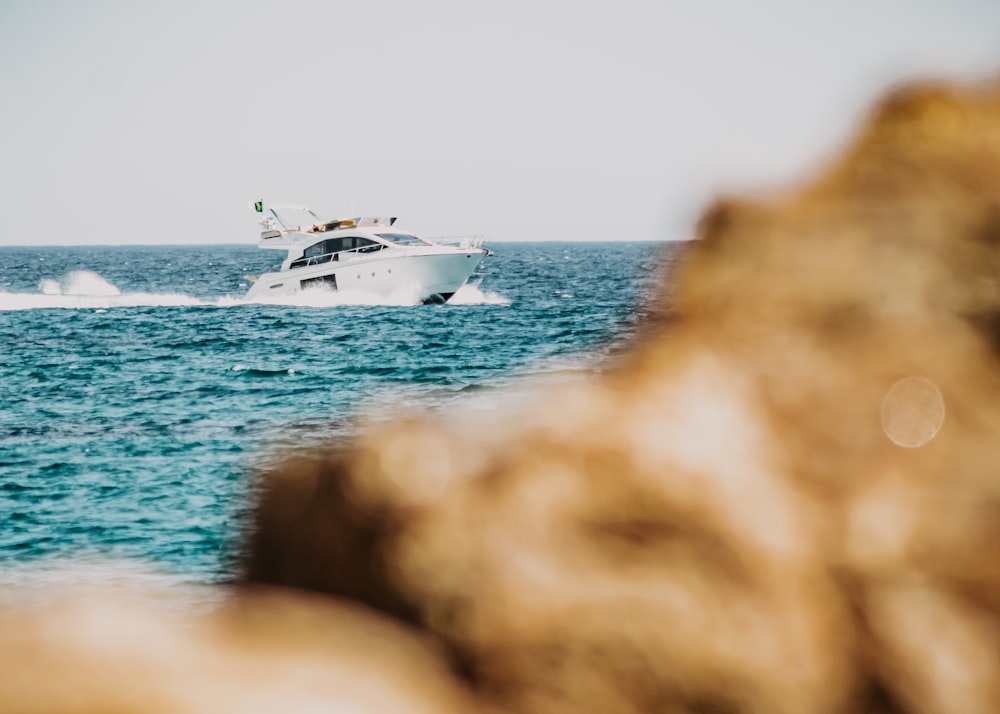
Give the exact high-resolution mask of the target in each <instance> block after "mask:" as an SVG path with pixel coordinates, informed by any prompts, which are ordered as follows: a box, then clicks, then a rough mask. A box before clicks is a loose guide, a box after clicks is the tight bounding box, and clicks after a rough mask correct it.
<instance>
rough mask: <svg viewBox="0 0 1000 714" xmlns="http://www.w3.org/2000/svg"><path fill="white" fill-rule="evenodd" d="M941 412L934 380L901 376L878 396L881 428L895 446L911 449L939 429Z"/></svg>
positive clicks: (924, 442) (927, 440) (921, 444)
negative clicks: (880, 403) (881, 396)
mask: <svg viewBox="0 0 1000 714" xmlns="http://www.w3.org/2000/svg"><path fill="white" fill-rule="evenodd" d="M944 412H945V409H944V397H942V396H941V390H940V389H938V387H937V385H936V384H934V382H932V381H931V380H929V379H927V378H926V377H905V378H904V379H901V380H899V381H898V382H896V383H895V384H894V385H892V388H891V389H890V390H889V391H888V392H886V394H885V397H884V398H883V399H882V430H883V431H884V432H885V435H886V436H887V437H888V438H889V440H890V441H891V442H892V443H894V444H896V446H902V447H904V448H907V449H915V448H917V447H920V446H923V445H924V444H926V443H927V442H929V441H930V440H931V439H933V438H934V437H935V436H937V434H938V432H939V431H941V426H942V425H943V424H944Z"/></svg>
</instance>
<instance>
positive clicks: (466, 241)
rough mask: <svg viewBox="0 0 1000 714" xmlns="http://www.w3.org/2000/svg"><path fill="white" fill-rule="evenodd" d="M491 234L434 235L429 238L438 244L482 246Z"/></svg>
mask: <svg viewBox="0 0 1000 714" xmlns="http://www.w3.org/2000/svg"><path fill="white" fill-rule="evenodd" d="M488 238H489V236H487V235H485V234H476V235H456V236H434V237H433V238H428V239H427V240H429V241H430V242H431V243H436V244H437V245H450V246H457V247H458V248H482V247H483V243H485V242H486V241H487V239H488Z"/></svg>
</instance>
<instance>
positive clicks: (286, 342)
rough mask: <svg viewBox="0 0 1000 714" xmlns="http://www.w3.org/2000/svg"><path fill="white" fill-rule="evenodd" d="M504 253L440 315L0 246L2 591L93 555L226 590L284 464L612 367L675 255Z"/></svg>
mask: <svg viewBox="0 0 1000 714" xmlns="http://www.w3.org/2000/svg"><path fill="white" fill-rule="evenodd" d="M493 248H494V250H495V252H496V255H495V256H494V257H492V258H487V260H486V261H485V262H484V264H483V266H482V267H481V269H480V272H479V273H478V274H477V275H476V276H475V277H474V280H475V281H477V283H478V284H477V285H470V286H467V287H466V288H464V289H463V290H462V291H461V292H460V293H459V294H458V295H456V297H455V299H454V301H455V304H448V305H443V306H437V305H426V306H425V305H379V304H356V303H359V302H362V303H371V300H363V299H349V298H348V297H346V296H343V295H341V296H336V295H322V296H319V297H315V296H314V297H313V298H309V299H306V300H302V299H300V300H298V301H296V302H295V303H294V304H284V305H254V304H247V303H245V302H244V301H243V300H242V297H241V296H242V295H243V293H244V292H245V290H246V289H247V287H248V286H247V283H246V280H245V278H244V276H245V275H246V274H248V273H254V272H260V271H261V270H262V269H264V268H266V267H267V266H268V265H270V263H271V262H273V257H274V255H273V254H269V253H265V252H263V251H258V250H257V249H256V248H255V247H252V246H200V247H176V246H172V247H150V246H142V247H80V248H0V335H2V340H3V346H4V359H3V360H0V523H2V526H0V582H3V581H8V582H9V581H11V580H12V579H16V578H19V577H29V578H30V576H25V575H24V574H25V573H30V572H32V570H33V569H41V568H42V566H43V565H44V564H45V563H49V562H52V561H53V560H54V559H56V560H58V559H64V558H67V557H71V558H79V557H82V556H87V557H90V556H95V555H96V556H100V557H108V558H115V559H119V558H124V559H130V560H134V561H138V562H141V563H146V564H149V565H151V566H153V567H154V568H156V569H157V570H160V571H163V572H167V573H173V574H176V576H177V577H179V578H181V579H184V580H188V581H191V582H214V581H218V580H222V579H225V578H226V577H227V576H228V575H229V574H230V573H229V570H230V567H231V565H230V556H231V553H232V550H233V540H234V521H235V518H236V517H237V516H238V514H240V513H241V512H242V510H241V509H243V508H244V506H245V503H246V492H247V484H248V481H249V479H248V476H249V474H250V473H251V472H252V469H253V467H254V465H255V464H260V463H261V461H262V460H263V459H265V458H266V457H267V454H268V453H269V448H270V449H272V450H273V448H274V445H275V444H278V443H285V444H287V443H302V444H309V445H315V444H318V443H319V444H321V443H324V442H325V441H332V440H335V439H336V438H338V437H339V436H342V435H343V434H344V433H345V432H347V431H349V430H350V426H349V425H350V423H351V422H350V418H351V417H352V416H353V415H357V414H359V413H361V412H365V411H369V410H371V409H372V408H378V409H379V410H381V411H382V412H389V413H391V412H392V411H393V410H395V409H404V408H405V409H407V410H410V409H429V410H435V409H448V408H452V407H456V408H457V407H459V406H460V405H461V403H462V402H463V400H465V399H468V395H469V394H470V393H474V394H475V395H476V398H477V400H479V401H478V404H479V405H480V407H481V406H482V404H483V400H484V399H485V403H486V404H487V408H488V404H489V400H490V398H491V396H490V395H492V394H497V395H499V394H500V393H502V392H503V389H502V388H503V387H504V386H505V385H509V384H510V383H511V381H512V380H514V379H519V378H522V377H525V376H528V375H536V376H537V375H540V376H541V378H544V376H545V375H546V374H553V373H556V372H559V371H561V370H566V369H577V368H586V367H588V366H593V365H595V364H597V363H598V362H599V361H600V359H601V357H602V356H604V355H605V354H606V353H607V351H608V350H609V349H611V348H612V347H613V346H614V345H615V344H616V343H618V342H620V341H621V340H622V339H624V338H625V337H627V336H628V334H629V333H630V331H631V330H632V329H634V327H635V320H636V315H637V313H638V311H639V309H640V307H641V303H642V299H643V296H644V295H645V294H646V292H647V291H648V289H649V288H650V285H651V283H652V282H653V281H655V279H656V278H657V277H658V273H657V271H658V269H659V267H660V265H661V264H662V262H663V260H664V257H665V255H666V248H665V247H664V245H662V244H649V243H603V244H594V243H543V244H538V243H499V244H496V245H494V246H493ZM484 395H485V396H484Z"/></svg>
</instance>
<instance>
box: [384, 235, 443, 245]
mask: <svg viewBox="0 0 1000 714" xmlns="http://www.w3.org/2000/svg"><path fill="white" fill-rule="evenodd" d="M375 235H377V236H378V237H379V238H385V239H386V240H387V241H389V242H390V243H395V244H396V245H431V243H428V242H427V241H425V240H424V239H423V238H417V237H416V236H414V235H410V234H409V233H376V234H375Z"/></svg>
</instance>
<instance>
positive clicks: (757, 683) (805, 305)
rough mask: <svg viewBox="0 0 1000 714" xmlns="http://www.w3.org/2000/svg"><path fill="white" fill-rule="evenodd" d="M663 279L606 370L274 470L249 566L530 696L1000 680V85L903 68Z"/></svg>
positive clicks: (880, 688)
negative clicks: (838, 137) (836, 144)
mask: <svg viewBox="0 0 1000 714" xmlns="http://www.w3.org/2000/svg"><path fill="white" fill-rule="evenodd" d="M664 286H665V287H664V289H663V292H662V294H661V295H660V297H659V301H660V302H659V304H657V305H655V306H654V307H655V308H656V309H655V310H653V312H654V313H655V314H657V315H658V316H659V317H658V318H657V319H656V320H654V321H652V322H650V324H647V325H646V326H645V328H644V335H643V337H642V339H641V340H639V341H638V343H637V344H635V345H634V346H633V348H632V349H631V350H629V351H628V353H627V354H625V355H623V356H622V357H621V358H620V360H619V361H618V363H616V364H615V365H613V366H612V367H611V368H610V369H608V370H606V371H605V372H604V373H603V374H602V375H601V376H599V377H594V378H592V379H590V380H588V381H584V382H581V383H579V384H573V385H569V386H566V387H565V388H561V389H560V388H556V389H551V390H547V391H546V392H545V393H544V394H541V395H539V396H538V397H537V398H536V399H534V400H531V401H529V402H526V403H523V404H522V405H521V409H520V411H519V412H517V413H516V414H514V415H512V416H510V418H506V419H502V420H497V421H493V420H484V418H483V417H482V416H479V417H478V418H477V417H472V416H469V415H462V417H461V418H460V419H455V420H453V421H451V422H447V421H444V422H439V423H430V422H427V421H421V420H413V421H403V422H397V423H392V424H382V425H373V426H372V427H371V428H369V429H368V430H366V431H365V432H364V433H363V434H362V435H361V436H360V437H359V438H358V439H357V440H356V442H355V443H354V444H352V445H350V446H348V447H345V448H344V449H342V450H340V451H338V452H336V453H333V454H329V455H317V456H315V457H313V458H311V459H307V460H306V462H295V463H290V464H289V465H288V467H287V468H286V469H282V470H279V472H278V473H274V474H271V475H270V476H269V478H267V479H266V480H265V482H264V484H263V490H262V495H261V500H260V505H259V510H258V513H257V518H256V528H255V530H254V532H253V534H252V537H251V539H250V542H249V547H248V551H247V558H246V580H247V581H248V582H262V583H272V584H281V585H286V586H292V587H301V588H305V589H309V590H315V591H318V592H325V593H329V594H332V595H336V596H339V597H347V598H352V599H355V600H357V601H359V602H362V603H365V604H367V605H369V606H371V607H373V608H375V609H377V610H380V611H382V612H385V613H389V614H392V615H394V616H396V617H399V618H400V619H402V620H403V621H405V622H407V623H409V624H411V625H412V626H415V627H417V628H419V629H421V630H422V631H425V632H428V633H431V634H432V635H433V636H434V637H436V638H437V639H438V640H439V641H440V642H441V643H442V645H443V646H444V647H446V648H447V649H448V651H449V652H450V657H451V659H452V662H453V666H454V668H455V671H456V672H458V673H460V674H462V675H463V676H465V677H467V678H468V680H469V681H470V682H471V684H472V686H473V687H474V688H475V690H476V691H477V693H478V694H479V696H480V697H482V698H483V699H484V700H487V701H489V702H491V703H495V704H497V705H498V706H501V707H503V708H506V709H508V710H511V711H518V712H532V713H535V714H537V713H547V712H553V713H554V712H565V711H591V712H601V713H602V714H607V713H608V712H648V711H677V712H705V711H711V712H737V711H767V712H804V711H809V712H854V711H878V712H926V713H928V714H930V713H936V712H953V711H963V712H978V711H982V712H986V711H993V710H994V709H995V707H996V702H998V701H1000V630H998V627H1000V619H998V615H1000V609H998V608H1000V548H998V543H1000V477H998V475H997V472H996V466H995V465H996V464H998V463H1000V399H998V394H1000V363H998V348H1000V86H998V85H997V84H995V83H993V84H989V85H986V86H980V87H973V88H952V87H946V86H934V85H922V86H915V87H910V88H906V89H902V90H899V91H896V92H894V93H892V94H891V95H890V96H888V97H887V98H886V99H885V100H884V101H883V102H882V103H881V105H880V106H879V107H878V108H877V109H876V110H875V112H874V113H873V115H872V116H871V117H870V118H869V119H868V120H867V121H866V122H865V123H864V125H863V126H862V127H861V130H860V132H859V134H858V136H857V138H856V139H855V141H854V142H853V144H852V145H851V146H850V147H848V148H847V149H846V151H845V152H844V153H843V155H842V156H841V157H840V158H838V159H837V160H835V161H834V162H833V163H832V165H831V166H829V167H828V168H827V170H826V171H825V172H823V174H822V175H821V176H820V177H819V179H818V180H816V181H815V182H813V183H811V184H810V185H807V186H805V187H801V188H794V189H792V190H788V191H785V192H778V193H775V194H772V195H767V196H761V197H759V198H756V199H753V200H746V199H744V200H722V201H720V202H719V203H717V204H716V205H715V206H713V207H712V208H710V209H709V210H708V211H707V213H706V214H705V216H704V218H703V220H702V222H701V225H700V229H699V240H697V241H696V242H694V243H692V244H691V245H690V246H689V247H688V248H687V249H686V250H685V251H683V253H682V254H681V256H680V257H679V259H678V260H676V261H675V262H674V264H673V265H672V266H671V268H670V271H669V273H668V275H667V276H666V277H665V281H664Z"/></svg>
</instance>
